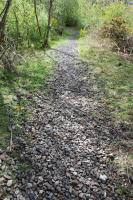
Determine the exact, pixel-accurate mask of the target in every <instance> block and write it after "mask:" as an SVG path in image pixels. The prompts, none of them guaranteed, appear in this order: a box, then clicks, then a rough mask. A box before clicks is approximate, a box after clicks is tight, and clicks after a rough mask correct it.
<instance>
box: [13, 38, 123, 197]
mask: <svg viewBox="0 0 133 200" xmlns="http://www.w3.org/2000/svg"><path fill="white" fill-rule="evenodd" d="M76 49H77V44H76V40H74V39H71V40H70V41H69V43H68V44H63V45H61V46H60V47H59V48H58V50H60V51H63V52H67V53H69V54H72V55H74V56H76V57H78V52H77V50H76ZM50 55H51V56H53V57H54V58H55V59H56V60H58V63H59V64H58V66H57V67H56V69H55V72H54V75H53V77H52V78H51V79H50V80H49V81H48V82H47V88H48V93H47V96H46V94H45V93H43V92H38V94H36V95H35V96H34V97H33V102H34V103H33V104H32V105H31V106H29V109H31V111H32V114H33V118H32V119H30V120H28V122H26V123H25V126H24V129H25V135H26V136H27V137H29V138H30V140H31V142H30V143H29V144H27V143H25V142H22V146H21V147H22V148H23V151H22V152H21V159H22V160H23V161H24V162H26V163H28V164H30V166H31V168H30V169H29V170H28V171H27V172H25V171H24V172H22V171H21V172H18V185H17V188H16V191H15V193H14V194H13V195H12V196H13V197H12V199H13V200H15V199H17V200H80V199H85V200H87V199H88V200H102V199H106V200H124V199H125V198H124V197H120V196H119V195H118V194H117V193H116V191H115V190H116V186H117V184H118V180H117V173H116V170H115V169H114V167H113V164H112V160H113V159H114V155H113V154H112V152H111V149H110V144H111V142H112V141H113V140H114V139H116V136H117V134H118V133H120V130H119V127H117V126H116V125H115V123H114V122H113V120H112V119H111V118H110V113H109V112H108V110H107V109H106V108H105V107H104V106H103V105H102V103H100V98H101V96H102V93H101V92H100V91H99V90H98V87H97V81H96V78H95V75H94V74H93V72H92V71H91V70H90V69H89V68H88V66H87V64H85V63H83V62H81V61H80V60H77V59H74V58H73V57H71V56H68V55H65V54H64V53H60V52H59V51H51V52H50Z"/></svg>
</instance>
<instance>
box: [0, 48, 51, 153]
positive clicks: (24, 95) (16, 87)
mask: <svg viewBox="0 0 133 200" xmlns="http://www.w3.org/2000/svg"><path fill="white" fill-rule="evenodd" d="M23 58H24V59H23V61H22V64H21V65H19V66H17V73H16V74H15V73H9V72H7V71H5V70H3V69H2V68H0V148H2V149H3V148H6V147H7V146H8V145H9V138H10V132H11V129H14V126H15V127H17V128H18V129H19V126H20V123H21V121H22V118H25V115H26V114H27V111H26V105H27V103H28V101H30V98H31V96H32V94H33V93H34V92H36V91H37V90H39V89H41V87H42V86H43V87H44V84H45V80H46V79H47V78H48V76H49V75H50V74H51V73H52V65H53V62H52V60H51V59H50V58H48V57H45V56H44V53H43V52H42V51H32V50H29V51H28V52H25V54H24V56H23Z"/></svg>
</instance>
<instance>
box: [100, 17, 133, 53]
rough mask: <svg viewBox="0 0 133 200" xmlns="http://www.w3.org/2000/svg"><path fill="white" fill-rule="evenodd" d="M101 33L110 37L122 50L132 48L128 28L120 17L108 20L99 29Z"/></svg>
mask: <svg viewBox="0 0 133 200" xmlns="http://www.w3.org/2000/svg"><path fill="white" fill-rule="evenodd" d="M101 35H102V37H106V38H110V39H111V40H112V41H113V42H114V43H115V44H116V46H117V48H118V49H119V50H120V51H122V52H129V51H131V50H132V47H133V44H132V40H131V38H130V36H129V35H130V30H129V28H128V26H127V23H126V21H125V20H124V19H123V18H122V17H116V18H113V19H112V20H111V21H110V22H107V23H105V24H104V25H103V27H102V29H101Z"/></svg>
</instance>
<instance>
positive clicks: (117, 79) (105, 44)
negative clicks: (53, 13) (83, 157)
mask: <svg viewBox="0 0 133 200" xmlns="http://www.w3.org/2000/svg"><path fill="white" fill-rule="evenodd" d="M111 46H112V45H111V44H110V42H109V41H107V40H103V39H101V38H99V37H98V34H97V33H90V34H89V35H88V36H86V37H84V38H81V39H80V40H79V52H80V55H81V57H82V58H83V59H84V60H85V61H87V62H88V63H90V67H91V68H92V69H93V70H94V71H95V74H96V76H97V79H98V83H99V84H98V86H99V87H100V90H101V89H102V90H103V94H104V95H103V99H102V101H104V102H106V104H107V105H108V107H109V108H110V111H111V114H112V116H114V117H115V118H116V120H118V121H120V122H124V124H126V126H127V127H128V126H129V127H130V126H131V130H132V127H133V78H132V77H133V63H132V61H130V60H128V59H127V55H121V54H118V53H116V52H112V50H111V49H112V48H111ZM129 130H130V129H129ZM126 134H127V135H126ZM128 136H129V138H128ZM130 136H131V137H132V131H131V132H130V131H129V132H128V133H127V132H125V136H124V138H123V137H121V138H120V141H119V143H118V142H117V143H116V144H115V145H112V146H113V147H112V150H113V151H115V153H117V155H118V156H117V159H116V160H115V162H114V164H115V165H116V166H117V167H118V174H119V175H120V176H123V177H124V175H125V176H126V177H127V183H128V184H127V185H124V186H123V185H121V186H120V187H118V193H121V194H124V195H125V196H127V197H129V198H131V197H133V191H132V190H131V188H130V185H131V182H132V176H133V141H132V140H131V139H130V138H131V137H130ZM130 178H131V179H130Z"/></svg>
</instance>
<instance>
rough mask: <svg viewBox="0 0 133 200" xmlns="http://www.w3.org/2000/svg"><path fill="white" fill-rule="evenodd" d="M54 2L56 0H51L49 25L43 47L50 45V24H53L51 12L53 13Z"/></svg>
mask: <svg viewBox="0 0 133 200" xmlns="http://www.w3.org/2000/svg"><path fill="white" fill-rule="evenodd" d="M53 2H54V0H49V9H48V25H47V31H46V35H45V39H44V43H43V47H44V48H45V47H48V46H49V42H48V40H49V33H50V28H51V27H50V24H51V14H52V7H53Z"/></svg>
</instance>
